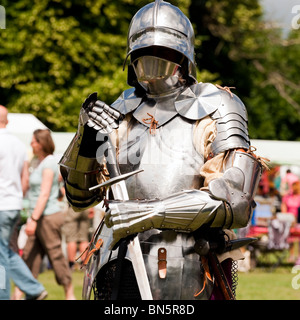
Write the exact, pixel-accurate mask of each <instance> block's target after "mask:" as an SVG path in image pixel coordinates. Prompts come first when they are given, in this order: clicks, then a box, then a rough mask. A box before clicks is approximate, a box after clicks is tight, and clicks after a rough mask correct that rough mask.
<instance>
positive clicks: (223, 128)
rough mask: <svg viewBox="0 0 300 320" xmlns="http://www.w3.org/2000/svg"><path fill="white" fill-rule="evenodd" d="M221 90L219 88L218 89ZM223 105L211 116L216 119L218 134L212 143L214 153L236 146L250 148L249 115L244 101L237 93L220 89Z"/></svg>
mask: <svg viewBox="0 0 300 320" xmlns="http://www.w3.org/2000/svg"><path fill="white" fill-rule="evenodd" d="M218 90H219V89H218ZM219 91H220V94H221V97H222V100H221V105H220V106H219V108H218V110H216V112H215V113H214V114H212V115H211V118H212V119H214V120H216V129H217V136H216V139H215V140H214V141H213V143H212V152H213V154H218V153H220V152H223V151H227V150H229V149H235V148H245V149H248V148H249V146H250V139H249V135H248V115H247V110H246V107H245V105H244V104H243V102H242V101H241V100H240V98H238V97H237V96H236V95H234V94H233V95H232V96H231V95H230V94H229V93H228V92H226V91H222V90H219Z"/></svg>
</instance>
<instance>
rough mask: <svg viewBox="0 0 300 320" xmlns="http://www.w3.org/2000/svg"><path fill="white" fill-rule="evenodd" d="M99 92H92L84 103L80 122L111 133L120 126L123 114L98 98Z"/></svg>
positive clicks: (102, 131)
mask: <svg viewBox="0 0 300 320" xmlns="http://www.w3.org/2000/svg"><path fill="white" fill-rule="evenodd" d="M97 99H98V98H97V92H94V93H92V94H91V95H90V96H89V97H88V98H87V99H86V100H85V101H84V103H83V104H82V108H81V110H80V115H79V122H80V124H81V125H83V126H84V125H85V124H87V125H88V126H89V127H90V128H93V129H95V130H97V131H100V132H101V133H103V134H110V133H111V132H112V131H113V129H117V128H118V127H119V120H120V119H121V117H122V116H121V114H120V112H119V111H117V110H115V109H113V108H112V107H110V106H108V105H107V104H106V103H104V102H103V101H100V100H97Z"/></svg>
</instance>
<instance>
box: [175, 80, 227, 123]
mask: <svg viewBox="0 0 300 320" xmlns="http://www.w3.org/2000/svg"><path fill="white" fill-rule="evenodd" d="M220 105H221V92H220V90H219V89H218V88H217V87H216V86H214V85H213V84H211V83H197V84H194V85H192V86H190V87H188V88H187V89H186V90H184V91H183V92H182V93H181V94H180V95H179V97H178V98H177V99H176V101H175V108H176V111H177V112H178V113H179V114H180V115H181V116H183V117H185V118H188V119H190V120H200V119H202V118H204V117H206V116H207V115H209V114H212V113H213V112H215V111H216V110H217V109H218V108H219V106H220Z"/></svg>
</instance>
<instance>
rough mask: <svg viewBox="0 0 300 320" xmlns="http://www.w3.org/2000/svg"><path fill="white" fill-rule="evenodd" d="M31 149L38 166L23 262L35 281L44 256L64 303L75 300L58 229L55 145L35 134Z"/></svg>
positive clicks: (60, 222)
mask: <svg viewBox="0 0 300 320" xmlns="http://www.w3.org/2000/svg"><path fill="white" fill-rule="evenodd" d="M31 147H32V151H33V154H34V155H35V156H36V159H37V165H36V167H35V168H32V170H31V173H30V176H29V191H28V199H29V202H30V210H31V216H30V217H29V218H28V220H27V225H26V229H25V231H26V234H27V235H28V240H27V243H26V245H25V247H24V250H23V259H24V261H25V262H26V263H27V265H28V266H29V268H30V269H31V271H32V273H33V275H34V276H35V277H36V278H37V277H38V274H39V271H40V267H41V263H42V259H43V257H44V255H45V254H47V256H48V259H49V262H50V263H51V266H52V268H53V270H54V273H55V278H56V281H57V283H58V284H59V285H62V286H63V287H64V292H65V298H66V300H74V299H75V296H74V291H73V285H72V276H71V272H70V269H69V266H68V262H67V259H66V258H65V256H64V254H63V250H62V233H61V227H62V225H63V222H64V214H63V212H62V211H61V208H60V205H59V201H58V193H59V181H58V175H59V172H58V166H57V161H56V160H55V158H54V156H53V152H54V149H55V145H54V142H53V140H52V137H51V134H50V131H49V130H48V129H46V130H41V129H38V130H35V131H34V133H33V137H32V141H31Z"/></svg>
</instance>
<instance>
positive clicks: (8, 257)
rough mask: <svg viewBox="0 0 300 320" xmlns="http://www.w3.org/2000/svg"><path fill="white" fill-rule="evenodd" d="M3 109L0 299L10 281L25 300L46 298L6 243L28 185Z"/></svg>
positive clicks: (0, 117)
mask: <svg viewBox="0 0 300 320" xmlns="http://www.w3.org/2000/svg"><path fill="white" fill-rule="evenodd" d="M7 115H8V111H7V109H6V108H5V107H4V106H2V105H0V299H1V300H9V299H10V279H12V280H13V281H14V283H15V284H16V285H17V286H18V287H19V288H20V289H21V290H22V291H23V292H24V293H25V294H26V299H34V300H42V299H45V298H46V297H47V294H48V293H47V291H46V290H45V288H44V286H43V285H42V284H41V283H40V282H39V281H37V280H36V279H35V278H34V277H33V275H32V273H31V272H30V270H29V268H28V267H27V265H26V264H25V263H24V261H23V260H22V258H21V257H20V256H19V254H18V253H16V252H14V251H13V250H12V249H11V248H10V240H11V236H12V233H13V231H14V229H15V226H16V223H17V222H18V220H19V217H20V211H21V209H22V200H23V195H24V193H25V190H26V189H27V186H28V161H27V154H26V149H25V146H24V145H23V144H22V143H21V141H19V140H18V139H17V138H16V137H15V136H13V135H12V134H10V133H9V132H8V130H7V128H6V126H7V124H8V119H7Z"/></svg>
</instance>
